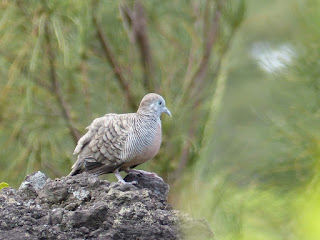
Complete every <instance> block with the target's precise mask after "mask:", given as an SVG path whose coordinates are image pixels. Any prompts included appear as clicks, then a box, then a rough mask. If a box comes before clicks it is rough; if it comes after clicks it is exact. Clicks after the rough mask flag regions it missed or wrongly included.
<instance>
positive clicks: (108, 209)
mask: <svg viewBox="0 0 320 240" xmlns="http://www.w3.org/2000/svg"><path fill="white" fill-rule="evenodd" d="M126 180H127V181H133V180H134V181H137V182H138V183H137V184H136V185H132V184H125V185H123V184H120V183H110V182H108V181H106V180H100V179H99V178H98V177H96V176H93V175H90V174H87V173H82V174H79V175H76V176H71V177H62V178H59V179H55V180H51V179H49V178H47V177H46V176H45V175H44V174H43V173H41V172H36V173H33V174H32V175H29V176H28V177H27V178H26V180H25V181H24V182H23V183H22V184H21V186H20V187H19V189H18V190H15V189H13V188H4V189H2V190H1V192H0V239H7V240H10V239H15V240H16V239H166V240H167V239H168V240H170V239H184V238H187V239H211V238H212V232H211V231H210V229H209V228H208V226H207V224H206V223H205V222H203V221H198V220H194V219H188V218H187V217H181V216H182V215H181V216H180V214H179V213H178V212H177V211H173V210H172V209H171V207H170V206H169V205H168V203H167V194H168V191H169V187H168V185H167V184H166V183H164V182H162V181H161V180H159V179H157V178H154V177H152V176H147V175H142V174H133V173H130V174H129V175H128V176H127V177H126ZM192 228H194V229H195V231H192V233H189V232H188V231H185V232H187V235H188V236H185V235H184V234H183V232H184V230H190V229H192ZM193 232H197V233H196V236H194V237H192V234H193Z"/></svg>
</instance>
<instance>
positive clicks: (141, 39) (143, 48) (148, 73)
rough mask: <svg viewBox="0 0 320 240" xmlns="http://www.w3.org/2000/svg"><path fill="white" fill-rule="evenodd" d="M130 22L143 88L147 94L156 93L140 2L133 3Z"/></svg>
mask: <svg viewBox="0 0 320 240" xmlns="http://www.w3.org/2000/svg"><path fill="white" fill-rule="evenodd" d="M132 20H133V21H132V27H133V33H134V38H135V41H136V43H137V45H138V47H139V50H140V57H141V64H142V66H143V69H144V86H145V88H146V89H148V91H149V92H157V91H159V84H158V82H155V79H154V77H153V75H154V74H153V71H154V67H153V60H152V55H151V48H150V42H149V38H148V34H147V19H146V15H145V10H144V7H143V5H142V3H141V2H140V1H135V4H134V11H133V19H132Z"/></svg>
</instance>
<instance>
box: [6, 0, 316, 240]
mask: <svg viewBox="0 0 320 240" xmlns="http://www.w3.org/2000/svg"><path fill="white" fill-rule="evenodd" d="M135 2H137V1H135ZM140 3H141V5H142V13H143V14H140V15H139V16H140V17H141V18H142V20H145V23H146V25H145V26H144V28H142V31H140V32H136V30H135V26H136V25H134V23H133V22H134V19H133V18H132V16H133V15H132V13H133V12H134V11H138V10H139V11H141V9H139V4H135V3H134V2H133V1H126V0H123V1H71V0H70V1H2V2H1V3H0V13H1V14H0V16H1V19H0V43H1V44H0V112H1V115H0V147H1V149H2V150H1V151H0V164H1V168H0V175H1V176H3V179H7V181H9V182H10V183H11V185H12V186H17V185H18V184H19V183H20V182H21V181H22V180H23V178H24V177H25V175H26V174H28V173H31V172H32V171H35V170H42V171H44V172H46V173H47V174H48V175H49V176H51V177H60V176H63V175H66V174H67V173H68V172H69V170H70V166H71V164H72V162H73V161H74V157H72V155H71V153H72V151H73V148H74V146H75V140H76V138H77V136H78V135H79V133H84V131H85V129H84V128H85V127H86V126H87V125H89V124H90V122H91V121H92V119H94V118H96V117H99V116H101V115H104V114H105V113H107V112H117V113H122V112H128V111H135V110H136V109H135V108H134V107H133V106H136V105H137V104H138V103H139V100H140V99H141V97H142V96H143V95H144V94H145V93H147V92H151V91H152V92H159V93H161V94H163V95H164V97H165V98H166V101H167V105H168V108H169V109H170V110H171V112H172V113H173V117H172V119H169V118H166V117H164V118H163V130H164V134H163V145H162V148H161V151H160V154H159V155H158V156H157V157H156V158H155V159H154V160H153V161H150V162H148V163H146V164H144V165H143V166H142V167H143V168H146V169H147V170H151V171H155V172H157V173H159V174H160V175H161V176H163V177H164V178H165V180H166V181H169V182H170V184H171V196H170V201H171V202H172V204H173V205H174V207H175V208H180V209H183V210H185V211H187V212H189V213H191V214H193V215H194V216H199V217H206V219H207V220H208V222H209V223H210V225H211V226H212V229H213V231H214V233H215V235H216V237H217V239H268V240H269V239H311V240H312V239H319V234H320V233H319V225H318V223H319V222H320V221H319V216H320V215H319V209H320V207H319V194H318V189H319V187H320V182H319V179H320V178H319V176H320V175H319V174H320V171H319V169H320V165H319V157H320V145H319V143H320V131H319V129H320V128H319V126H318V125H319V109H320V97H319V96H320V95H319V89H320V88H319V73H320V72H319V71H320V70H319V69H320V66H319V58H320V52H319V49H320V46H319V43H320V41H319V37H320V36H319V31H318V26H319V24H320V15H319V11H318V9H319V8H318V7H319V4H320V1H319V0H310V1H290V0H284V1H276V0H273V1H254V0H247V1H244V0H234V1H233V0H225V1H223V0H220V1H218V0H215V1H213V0H212V1H211V0H200V1H199V0H191V1H182V0H178V1H169V0H164V1H140ZM219 16H220V17H219ZM140 20H141V19H140ZM140 30H141V29H140ZM99 31H100V32H99ZM99 33H100V37H99ZM139 34H140V35H139ZM101 36H102V37H101ZM103 43H105V44H107V47H109V50H110V52H109V54H110V53H111V58H110V55H109V56H107V55H108V52H107V50H106V48H105V47H104V46H103ZM145 43H147V44H146V45H144V44H145ZM279 52H280V53H281V54H282V55H281V56H280V57H279V55H278V58H277V57H275V56H276V55H277V54H279ZM288 56H289V57H288ZM112 58H113V59H112ZM279 58H280V60H279ZM288 59H289V60H288ZM112 60H113V61H114V62H113V64H112ZM115 65H116V66H115ZM115 69H116V71H115ZM118 70H120V73H119V71H118ZM119 74H120V76H119ZM121 78H122V79H124V82H125V83H127V84H128V86H129V87H128V89H126V88H125V84H124V85H123V84H122V85H121ZM130 94H131V95H130ZM130 99H131V100H132V101H130Z"/></svg>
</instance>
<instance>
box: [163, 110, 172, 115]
mask: <svg viewBox="0 0 320 240" xmlns="http://www.w3.org/2000/svg"><path fill="white" fill-rule="evenodd" d="M163 112H164V113H166V114H168V115H169V116H170V117H171V112H170V111H169V109H168V108H164V109H163Z"/></svg>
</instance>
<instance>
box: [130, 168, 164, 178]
mask: <svg viewBox="0 0 320 240" xmlns="http://www.w3.org/2000/svg"><path fill="white" fill-rule="evenodd" d="M126 172H127V173H131V172H132V173H141V174H145V175H148V176H152V177H155V178H158V179H159V180H161V181H163V179H162V178H161V177H159V176H158V175H157V174H156V173H153V172H147V171H144V170H137V169H128V170H127V171H126Z"/></svg>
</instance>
